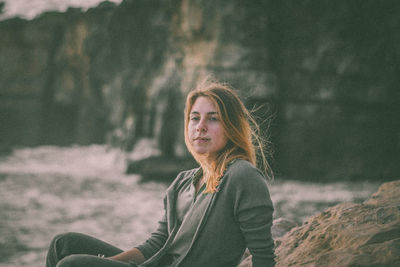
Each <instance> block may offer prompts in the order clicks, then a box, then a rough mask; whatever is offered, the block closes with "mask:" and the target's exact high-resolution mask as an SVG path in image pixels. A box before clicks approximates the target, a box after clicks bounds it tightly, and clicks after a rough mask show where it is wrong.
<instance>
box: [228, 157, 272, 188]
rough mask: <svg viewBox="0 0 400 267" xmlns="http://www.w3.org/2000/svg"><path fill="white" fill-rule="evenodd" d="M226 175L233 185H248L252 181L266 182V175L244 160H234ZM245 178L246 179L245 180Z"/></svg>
mask: <svg viewBox="0 0 400 267" xmlns="http://www.w3.org/2000/svg"><path fill="white" fill-rule="evenodd" d="M226 175H227V176H228V177H229V178H228V179H227V180H229V181H230V182H231V183H242V182H244V181H246V183H248V182H249V181H252V180H263V181H266V180H267V179H266V178H265V176H264V174H263V173H262V172H261V171H260V170H259V169H258V168H257V167H256V166H254V165H253V164H252V163H250V162H249V161H247V160H244V159H236V160H234V161H233V162H232V163H231V164H230V165H229V167H228V169H227V171H226ZM243 178H245V179H243Z"/></svg>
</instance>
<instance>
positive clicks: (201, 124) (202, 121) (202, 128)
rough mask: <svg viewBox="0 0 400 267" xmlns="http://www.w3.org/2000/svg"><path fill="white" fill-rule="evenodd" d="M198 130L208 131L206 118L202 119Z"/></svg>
mask: <svg viewBox="0 0 400 267" xmlns="http://www.w3.org/2000/svg"><path fill="white" fill-rule="evenodd" d="M197 131H198V132H205V131H207V126H206V124H205V122H204V120H200V122H199V124H198V125H197Z"/></svg>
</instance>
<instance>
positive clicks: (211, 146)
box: [188, 96, 228, 159]
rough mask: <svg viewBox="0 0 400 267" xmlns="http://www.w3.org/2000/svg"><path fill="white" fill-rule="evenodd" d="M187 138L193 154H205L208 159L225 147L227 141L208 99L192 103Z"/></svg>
mask: <svg viewBox="0 0 400 267" xmlns="http://www.w3.org/2000/svg"><path fill="white" fill-rule="evenodd" d="M188 136H189V142H190V144H191V146H192V148H193V150H194V152H196V153H198V154H205V155H207V156H208V157H210V159H214V158H215V155H216V153H217V152H218V151H220V150H221V149H222V148H224V147H225V145H226V143H227V141H228V139H227V137H226V135H225V130H224V128H223V126H222V123H221V121H220V114H218V111H217V108H216V107H215V105H214V103H213V102H212V101H211V100H210V99H209V98H208V97H204V96H200V97H198V98H197V99H196V101H195V102H194V104H193V106H192V110H191V111H190V114H189V124H188Z"/></svg>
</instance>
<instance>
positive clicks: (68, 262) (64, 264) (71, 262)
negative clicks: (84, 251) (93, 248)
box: [56, 254, 95, 267]
mask: <svg viewBox="0 0 400 267" xmlns="http://www.w3.org/2000/svg"><path fill="white" fill-rule="evenodd" d="M93 258H94V257H93V256H89V255H79V254H76V255H70V256H67V257H65V258H63V259H62V260H61V261H59V262H58V264H57V266H56V267H82V266H87V267H90V266H95V265H93V264H92V265H91V263H93Z"/></svg>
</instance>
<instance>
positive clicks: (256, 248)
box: [231, 161, 275, 267]
mask: <svg viewBox="0 0 400 267" xmlns="http://www.w3.org/2000/svg"><path fill="white" fill-rule="evenodd" d="M235 165H236V166H232V170H231V179H232V180H233V182H234V184H235V186H234V190H232V191H233V192H232V193H234V199H235V201H234V216H235V218H236V220H237V221H238V223H239V225H240V230H241V231H242V234H243V237H244V239H245V242H246V245H247V248H248V249H249V251H250V253H251V255H252V261H253V267H261V266H262V267H266V266H268V267H269V266H275V259H274V258H275V254H274V241H273V239H272V235H271V226H272V214H273V211H274V209H273V205H272V201H271V198H270V194H269V190H268V186H267V181H266V179H265V177H264V175H263V174H262V173H261V172H260V171H259V170H258V169H257V168H255V167H254V166H253V165H251V164H250V163H249V162H246V161H241V163H240V164H235Z"/></svg>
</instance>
